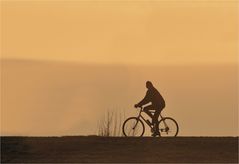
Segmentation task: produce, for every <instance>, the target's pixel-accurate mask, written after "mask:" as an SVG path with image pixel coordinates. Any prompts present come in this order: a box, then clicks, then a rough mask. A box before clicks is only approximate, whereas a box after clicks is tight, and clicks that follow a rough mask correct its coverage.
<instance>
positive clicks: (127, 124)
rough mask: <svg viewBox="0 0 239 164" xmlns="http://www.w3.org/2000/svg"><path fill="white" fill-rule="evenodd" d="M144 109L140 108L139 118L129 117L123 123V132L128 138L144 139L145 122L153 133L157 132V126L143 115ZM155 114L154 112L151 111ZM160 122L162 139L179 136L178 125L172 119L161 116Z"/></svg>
mask: <svg viewBox="0 0 239 164" xmlns="http://www.w3.org/2000/svg"><path fill="white" fill-rule="evenodd" d="M142 112H143V108H142V107H140V112H139V115H138V117H129V118H128V119H126V120H125V121H124V123H123V126H122V130H123V134H124V135H125V136H126V137H130V136H132V137H142V136H143V135H144V132H145V126H144V123H143V121H144V122H145V123H146V124H147V125H148V126H149V127H150V129H151V132H152V133H153V132H154V131H155V125H153V124H152V123H151V122H150V121H149V120H146V119H145V118H144V117H143V116H142V115H141V113H142ZM150 112H151V113H152V114H154V111H153V110H152V111H150ZM159 116H160V120H159V121H158V122H157V123H158V124H159V132H160V136H162V137H166V136H167V137H176V136H177V135H178V131H179V126H178V123H177V122H176V121H175V120H174V119H173V118H171V117H163V116H162V115H161V114H160V115H159Z"/></svg>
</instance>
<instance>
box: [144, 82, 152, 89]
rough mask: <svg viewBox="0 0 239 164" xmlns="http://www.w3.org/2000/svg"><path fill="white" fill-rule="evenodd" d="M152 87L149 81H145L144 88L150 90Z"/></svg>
mask: <svg viewBox="0 0 239 164" xmlns="http://www.w3.org/2000/svg"><path fill="white" fill-rule="evenodd" d="M152 87H153V84H152V82H151V81H147V82H146V88H148V89H150V88H152Z"/></svg>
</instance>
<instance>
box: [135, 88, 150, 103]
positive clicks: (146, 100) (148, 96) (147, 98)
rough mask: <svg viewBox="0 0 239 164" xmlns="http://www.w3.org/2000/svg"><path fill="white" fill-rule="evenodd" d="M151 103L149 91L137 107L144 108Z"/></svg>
mask: <svg viewBox="0 0 239 164" xmlns="http://www.w3.org/2000/svg"><path fill="white" fill-rule="evenodd" d="M149 102H150V95H149V91H147V92H146V95H145V97H144V98H143V100H141V101H140V102H139V103H138V104H137V106H139V107H142V106H143V105H145V104H148V103H149Z"/></svg>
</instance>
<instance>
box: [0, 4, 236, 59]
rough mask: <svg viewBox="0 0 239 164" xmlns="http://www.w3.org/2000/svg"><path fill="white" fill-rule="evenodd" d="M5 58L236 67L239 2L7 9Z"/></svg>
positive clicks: (4, 16)
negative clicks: (198, 64) (205, 64)
mask: <svg viewBox="0 0 239 164" xmlns="http://www.w3.org/2000/svg"><path fill="white" fill-rule="evenodd" d="M1 6H2V7H1V10H2V12H1V14H2V15H1V17H2V25H1V26H2V48H1V50H2V56H3V57H5V58H27V59H29V58H31V59H51V60H73V61H81V62H96V63H98V62H100V63H115V62H117V63H126V64H128V63H129V64H130V63H134V64H142V63H144V64H152V63H154V64H158V63H160V64H163V63H177V64H180V63H194V62H200V63H202V62H203V63H205V62H206V63H218V62H220V63H221V62H235V61H236V58H237V50H238V28H239V27H238V3H237V1H226V0H225V1H210V0H209V1H180V0H179V1H146V0H142V1H80V0H79V1H77V0H75V1H70V2H69V1H65V2H64V1H46V0H44V1H2V4H1Z"/></svg>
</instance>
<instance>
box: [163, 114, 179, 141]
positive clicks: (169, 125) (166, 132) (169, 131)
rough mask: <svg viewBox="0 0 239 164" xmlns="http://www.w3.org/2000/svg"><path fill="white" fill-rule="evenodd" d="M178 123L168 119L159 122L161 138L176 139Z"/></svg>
mask: <svg viewBox="0 0 239 164" xmlns="http://www.w3.org/2000/svg"><path fill="white" fill-rule="evenodd" d="M178 131H179V127H178V123H177V122H176V121H175V120H174V119H173V118H170V117H165V118H163V119H162V120H160V121H159V132H160V135H161V136H162V137H176V136H177V135H178Z"/></svg>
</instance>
